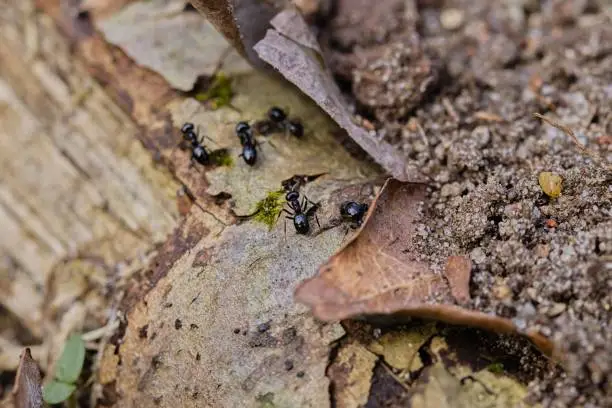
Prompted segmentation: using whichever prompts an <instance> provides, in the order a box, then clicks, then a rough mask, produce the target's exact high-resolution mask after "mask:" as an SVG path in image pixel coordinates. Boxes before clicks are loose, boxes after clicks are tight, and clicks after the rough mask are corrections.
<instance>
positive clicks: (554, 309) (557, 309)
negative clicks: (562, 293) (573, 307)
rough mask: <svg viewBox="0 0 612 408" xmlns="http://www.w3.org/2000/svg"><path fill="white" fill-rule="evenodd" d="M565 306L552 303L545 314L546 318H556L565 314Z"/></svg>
mask: <svg viewBox="0 0 612 408" xmlns="http://www.w3.org/2000/svg"><path fill="white" fill-rule="evenodd" d="M566 307H567V305H566V304H565V303H554V304H553V305H552V306H551V307H550V308H549V309H548V311H547V312H546V315H547V316H548V317H557V316H559V315H560V314H561V313H563V312H565V308H566Z"/></svg>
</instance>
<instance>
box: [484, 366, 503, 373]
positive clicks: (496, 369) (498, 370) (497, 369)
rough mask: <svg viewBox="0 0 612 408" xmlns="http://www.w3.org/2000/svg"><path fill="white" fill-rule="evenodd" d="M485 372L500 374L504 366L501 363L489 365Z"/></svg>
mask: <svg viewBox="0 0 612 408" xmlns="http://www.w3.org/2000/svg"><path fill="white" fill-rule="evenodd" d="M487 371H489V372H491V373H493V374H501V373H503V372H504V365H503V364H502V363H491V364H489V365H488V366H487Z"/></svg>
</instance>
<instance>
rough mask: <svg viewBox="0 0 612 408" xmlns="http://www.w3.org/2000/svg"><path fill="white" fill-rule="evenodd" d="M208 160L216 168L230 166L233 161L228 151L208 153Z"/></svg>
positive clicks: (221, 150) (220, 150)
mask: <svg viewBox="0 0 612 408" xmlns="http://www.w3.org/2000/svg"><path fill="white" fill-rule="evenodd" d="M210 159H211V161H212V162H213V163H215V164H216V165H218V166H232V165H233V164H234V159H233V158H232V156H231V155H230V152H229V150H228V149H219V150H213V151H212V152H210Z"/></svg>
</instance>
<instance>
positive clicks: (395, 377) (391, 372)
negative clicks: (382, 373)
mask: <svg viewBox="0 0 612 408" xmlns="http://www.w3.org/2000/svg"><path fill="white" fill-rule="evenodd" d="M381 365H382V366H383V368H384V369H385V370H386V371H387V373H388V374H389V375H390V376H391V377H393V379H394V380H395V381H397V383H398V384H399V385H401V386H402V388H404V389H405V390H406V391H410V387H409V386H408V385H407V384H406V383H405V382H404V381H403V380H402V379H401V378H399V377H398V376H397V374H395V373H394V372H393V370H391V368H390V367H389V366H388V365H387V363H385V362H384V361H382V362H381Z"/></svg>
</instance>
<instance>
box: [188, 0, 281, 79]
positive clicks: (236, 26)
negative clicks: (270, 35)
mask: <svg viewBox="0 0 612 408" xmlns="http://www.w3.org/2000/svg"><path fill="white" fill-rule="evenodd" d="M191 4H193V6H194V7H195V8H196V9H197V10H198V11H199V12H200V13H202V14H203V15H204V16H205V17H206V18H207V19H208V21H210V22H211V23H212V24H213V25H214V26H215V28H216V29H217V30H218V31H219V32H220V33H221V34H223V36H224V37H225V38H226V39H227V40H228V41H229V42H230V43H231V44H232V45H233V46H234V48H235V49H236V50H237V51H238V52H239V53H240V54H242V55H243V56H244V57H245V58H247V59H248V60H249V61H250V62H251V63H252V64H253V65H255V66H256V67H259V68H267V65H266V63H265V62H263V61H262V60H261V59H259V57H258V56H257V53H256V52H255V51H253V46H254V45H255V44H256V43H257V42H258V41H259V40H261V39H262V38H263V37H264V35H265V34H266V30H267V29H268V28H269V27H270V24H269V22H270V20H271V19H272V17H274V15H275V14H276V13H277V12H278V8H277V7H276V5H275V4H274V2H271V1H254V0H191Z"/></svg>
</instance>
